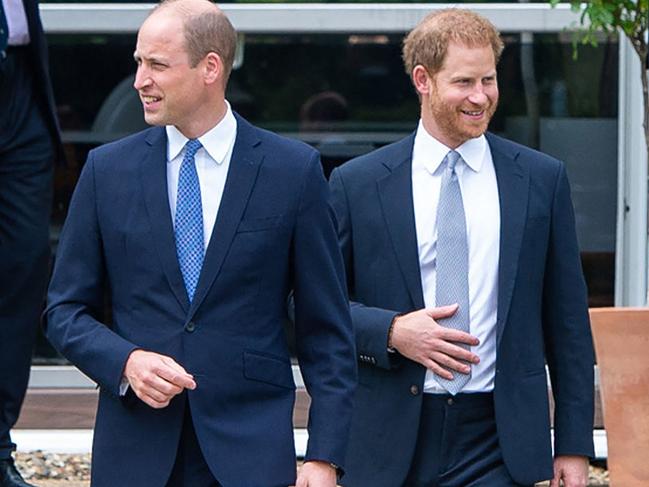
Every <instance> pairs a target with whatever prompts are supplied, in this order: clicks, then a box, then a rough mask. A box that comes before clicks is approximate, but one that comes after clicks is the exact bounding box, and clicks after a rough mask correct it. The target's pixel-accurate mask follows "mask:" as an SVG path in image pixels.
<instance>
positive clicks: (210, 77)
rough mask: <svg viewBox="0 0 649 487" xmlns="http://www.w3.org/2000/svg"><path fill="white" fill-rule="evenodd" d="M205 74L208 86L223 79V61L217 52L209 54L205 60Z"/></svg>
mask: <svg viewBox="0 0 649 487" xmlns="http://www.w3.org/2000/svg"><path fill="white" fill-rule="evenodd" d="M203 72H204V78H205V83H206V84H212V83H215V82H217V81H219V80H221V79H222V78H223V72H224V71H223V61H222V60H221V56H219V55H218V54H217V53H215V52H209V53H208V54H207V56H205V58H203Z"/></svg>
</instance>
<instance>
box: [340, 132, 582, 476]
mask: <svg viewBox="0 0 649 487" xmlns="http://www.w3.org/2000/svg"><path fill="white" fill-rule="evenodd" d="M487 140H488V142H489V146H490V148H491V153H492V155H493V161H494V166H495V170H496V178H497V183H498V192H499V198H500V213H501V230H500V262H499V271H498V318H497V325H496V326H497V337H498V338H497V340H498V348H497V361H496V377H495V389H494V401H495V414H496V422H497V429H498V437H499V440H500V444H501V447H502V451H503V455H504V460H505V464H506V465H507V468H508V469H509V472H510V474H511V475H512V477H513V478H514V479H515V480H516V481H517V482H519V483H522V484H532V483H534V482H535V481H537V480H542V479H548V478H551V477H552V454H551V442H550V423H549V419H550V413H549V406H548V393H547V384H546V375H545V360H547V363H548V365H549V370H550V374H551V379H552V385H553V392H554V399H555V404H556V409H555V415H554V426H555V452H556V453H557V454H575V455H590V456H592V455H593V443H592V427H593V352H592V340H591V335H590V327H589V321H588V310H587V299H586V287H585V284H584V279H583V275H582V270H581V264H580V259H579V249H578V247H577V239H576V234H575V224H574V214H573V208H572V203H571V199H570V189H569V186H568V180H567V178H566V173H565V170H564V167H563V165H562V163H560V162H559V161H557V160H555V159H552V158H551V157H548V156H546V155H544V154H541V153H539V152H536V151H533V150H531V149H528V148H526V147H523V146H520V145H517V144H514V143H512V142H509V141H507V140H505V139H502V138H499V137H496V136H494V135H490V134H488V135H487ZM413 143H414V135H412V136H410V137H407V138H406V139H403V140H401V141H399V142H397V143H395V144H392V145H389V146H387V147H384V148H382V149H380V150H378V151H375V152H373V153H371V154H368V155H365V156H362V157H359V158H357V159H355V160H353V161H350V162H348V163H347V164H344V165H343V166H341V167H340V168H338V169H336V170H335V171H334V172H333V173H332V176H331V180H330V187H331V189H332V197H333V202H334V208H335V210H336V214H337V217H338V223H339V241H340V243H341V246H342V250H343V258H344V260H345V266H346V270H347V279H348V287H349V292H350V297H351V299H352V304H351V308H352V309H351V310H352V320H353V323H354V328H355V333H356V346H357V352H358V356H359V360H360V367H359V387H358V391H357V393H356V398H355V411H354V415H353V420H352V429H351V440H350V445H349V450H348V451H349V454H348V457H347V475H346V477H345V479H344V480H345V481H344V485H346V486H349V487H352V486H353V487H367V486H370V485H371V486H372V487H396V486H399V485H402V483H403V481H404V480H405V477H406V475H407V472H408V469H409V466H410V463H411V460H412V457H413V452H414V448H415V443H416V438H417V431H418V428H419V418H420V410H421V402H422V395H421V391H422V388H423V383H424V374H425V369H424V367H423V366H421V365H419V364H417V363H415V362H412V361H410V360H408V359H406V358H405V357H402V356H400V355H398V354H396V355H392V354H388V352H387V347H386V344H387V334H388V328H389V326H390V322H391V321H392V319H393V317H394V316H395V315H396V314H397V313H403V312H409V311H413V310H417V309H421V308H423V307H424V299H423V293H422V288H421V278H420V271H419V258H418V253H417V241H416V238H417V237H416V231H415V220H414V213H413V200H412V179H411V157H412V148H413ZM412 386H416V387H412ZM413 392H414V393H413Z"/></svg>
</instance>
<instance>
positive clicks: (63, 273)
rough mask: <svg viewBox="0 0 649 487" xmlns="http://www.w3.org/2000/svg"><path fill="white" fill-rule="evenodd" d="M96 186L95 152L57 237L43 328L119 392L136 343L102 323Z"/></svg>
mask: <svg viewBox="0 0 649 487" xmlns="http://www.w3.org/2000/svg"><path fill="white" fill-rule="evenodd" d="M95 185H96V181H95V174H94V160H93V153H92V152H91V153H90V155H89V156H88V161H87V162H86V164H85V166H84V168H83V170H82V172H81V176H80V177H79V182H78V183H77V187H76V188H75V191H74V194H73V196H72V200H71V203H70V208H69V211H68V216H67V218H66V222H65V225H64V228H63V232H62V233H61V237H60V239H59V246H58V251H57V256H56V263H55V266H54V273H53V276H52V280H51V282H50V286H49V291H48V297H47V308H46V310H45V313H44V316H43V327H44V331H45V335H46V336H47V338H48V339H49V341H50V342H51V343H52V345H54V347H55V348H56V349H57V350H58V351H59V352H61V354H63V355H64V356H65V357H66V358H67V359H68V360H70V361H71V362H72V363H73V364H75V365H76V366H77V367H79V368H80V369H81V370H82V371H83V372H84V373H85V374H87V375H88V376H89V377H90V378H91V379H92V380H94V381H95V382H97V383H98V384H99V385H100V386H101V387H102V388H104V389H106V390H108V391H110V392H112V393H113V394H115V395H119V386H120V382H121V379H122V372H123V368H124V364H125V363H126V359H127V358H128V356H129V354H130V353H131V352H132V351H133V350H135V349H136V348H137V347H136V346H135V345H134V344H132V343H130V342H128V341H127V340H125V339H123V338H122V337H120V336H119V335H117V334H116V333H115V332H113V331H112V330H111V329H110V328H109V327H108V326H106V325H105V324H104V323H102V322H101V321H100V316H101V314H102V310H103V306H104V284H105V281H106V270H105V265H104V258H103V250H102V239H101V229H100V224H99V221H98V218H97V201H96V192H95Z"/></svg>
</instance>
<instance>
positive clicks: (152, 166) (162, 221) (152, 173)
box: [140, 127, 189, 312]
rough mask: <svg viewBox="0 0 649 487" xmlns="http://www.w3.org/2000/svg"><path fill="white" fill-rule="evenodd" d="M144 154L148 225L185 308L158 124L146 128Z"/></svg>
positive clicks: (163, 135) (164, 149) (163, 142)
mask: <svg viewBox="0 0 649 487" xmlns="http://www.w3.org/2000/svg"><path fill="white" fill-rule="evenodd" d="M145 140H146V143H147V144H148V146H149V147H147V154H146V156H145V158H144V163H143V164H142V165H141V171H140V176H141V177H140V183H141V185H142V193H143V194H144V202H145V205H146V210H147V215H148V217H149V225H150V227H151V233H152V234H153V235H152V237H153V239H152V240H153V245H154V246H155V248H156V250H157V252H158V256H159V258H160V262H161V263H162V268H163V270H164V273H165V275H166V276H167V280H168V281H169V286H170V287H171V289H172V291H173V293H174V296H176V299H177V300H178V303H179V304H180V306H181V307H182V308H183V310H184V311H185V312H187V310H188V309H189V299H188V298H187V291H186V290H185V283H184V281H183V277H182V274H181V272H180V266H179V265H178V257H177V255H176V242H175V240H174V231H173V228H172V225H171V221H172V220H171V210H170V209H169V195H168V191H167V167H166V161H167V136H166V133H165V129H164V128H162V127H158V128H154V129H152V130H150V132H149V134H148V135H147V137H146V139H145Z"/></svg>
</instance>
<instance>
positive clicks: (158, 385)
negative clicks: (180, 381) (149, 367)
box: [142, 374, 183, 397]
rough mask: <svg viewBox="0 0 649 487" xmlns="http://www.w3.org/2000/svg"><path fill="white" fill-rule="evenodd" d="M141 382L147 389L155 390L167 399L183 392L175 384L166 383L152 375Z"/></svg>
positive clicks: (164, 380) (161, 378)
mask: <svg viewBox="0 0 649 487" xmlns="http://www.w3.org/2000/svg"><path fill="white" fill-rule="evenodd" d="M142 382H143V384H144V385H145V386H146V387H147V388H149V389H151V390H155V391H157V392H159V393H161V394H164V395H165V396H168V397H173V396H175V395H176V394H180V393H181V392H182V391H183V388H182V387H180V386H177V385H176V384H173V383H171V382H169V381H167V380H166V379H164V378H163V377H160V376H158V375H154V374H151V375H150V376H147V377H146V379H144V380H143V381H142Z"/></svg>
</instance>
